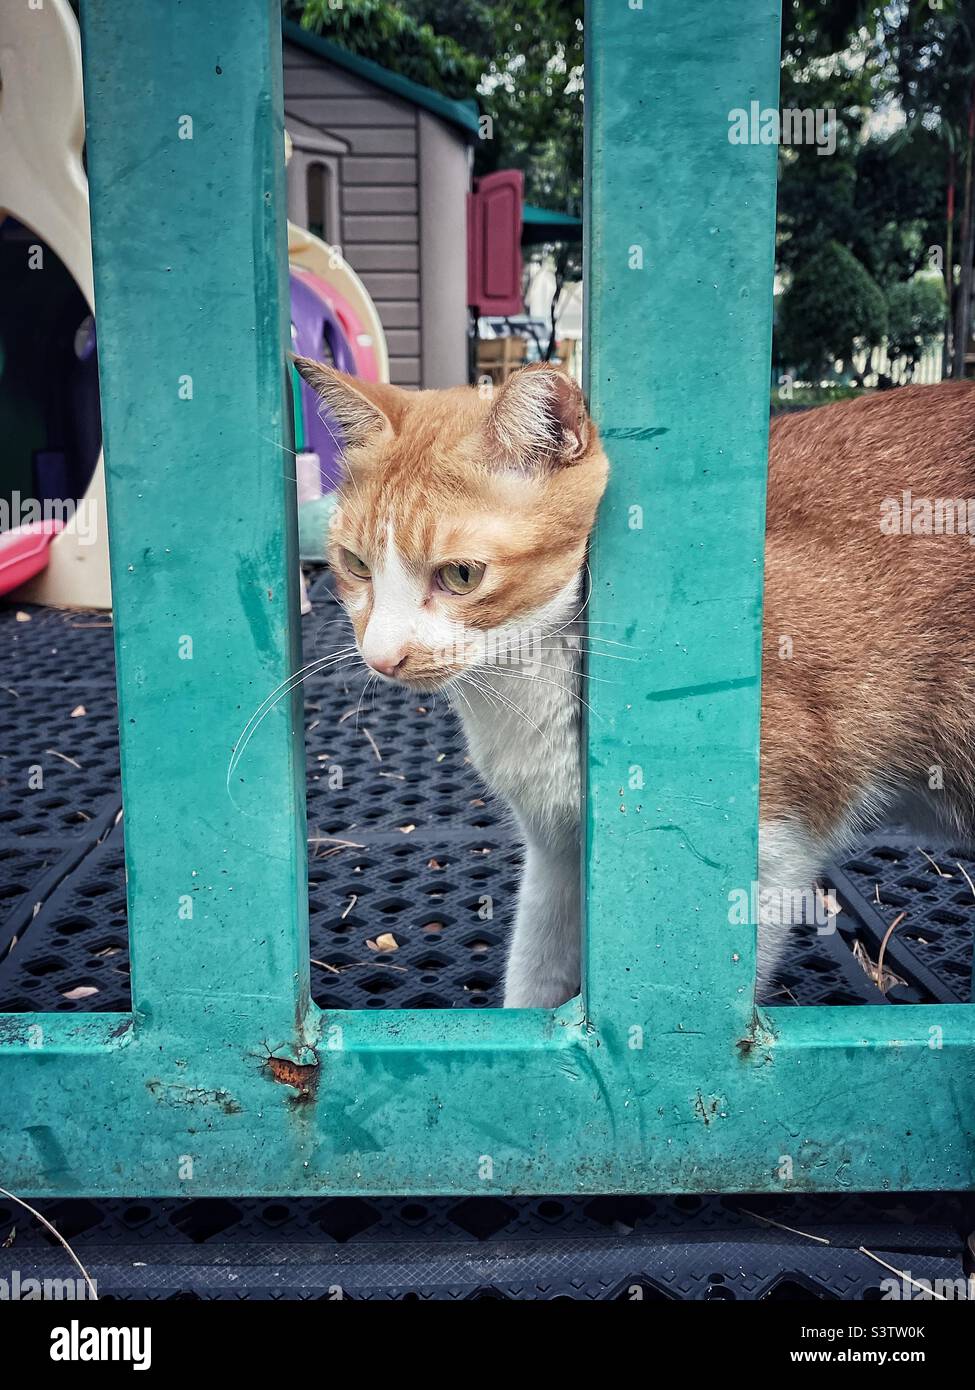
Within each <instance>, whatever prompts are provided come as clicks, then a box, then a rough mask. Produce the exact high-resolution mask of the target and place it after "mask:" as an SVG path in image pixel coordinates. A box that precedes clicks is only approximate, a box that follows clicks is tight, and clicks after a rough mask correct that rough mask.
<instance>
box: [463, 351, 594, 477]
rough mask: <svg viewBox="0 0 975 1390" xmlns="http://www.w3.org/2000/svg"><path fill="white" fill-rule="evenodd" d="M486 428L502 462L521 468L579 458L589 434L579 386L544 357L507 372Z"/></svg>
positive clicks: (562, 464)
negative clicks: (550, 364) (541, 359)
mask: <svg viewBox="0 0 975 1390" xmlns="http://www.w3.org/2000/svg"><path fill="white" fill-rule="evenodd" d="M488 430H489V432H490V434H491V436H492V441H493V443H494V444H495V445H496V446H497V447H499V448H500V450H501V453H502V455H503V458H504V461H505V463H506V464H507V465H508V466H511V465H512V464H513V465H514V466H515V467H519V466H520V467H522V468H526V467H527V468H563V467H565V466H566V465H569V464H573V463H578V462H579V460H580V459H582V458H583V457H584V455H585V454H586V452H587V450H588V448H589V443H590V438H591V434H592V429H591V426H590V423H589V416H588V415H587V413H586V403H585V400H584V399H583V395H582V392H581V391H580V389H579V387H578V386H577V385H576V383H575V382H574V381H573V380H572V378H571V377H569V376H566V374H565V372H561V371H559V370H558V369H557V368H556V367H551V366H549V364H548V363H547V362H536V363H534V364H533V365H532V366H530V367H522V368H521V370H520V371H517V372H513V373H512V375H511V376H509V377H508V380H507V381H506V382H505V383H504V385H503V386H502V387H501V389H500V391H498V393H497V395H496V396H495V398H494V401H493V402H492V405H491V409H490V411H489V412H488Z"/></svg>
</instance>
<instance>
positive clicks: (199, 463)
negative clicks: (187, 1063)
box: [82, 0, 308, 1049]
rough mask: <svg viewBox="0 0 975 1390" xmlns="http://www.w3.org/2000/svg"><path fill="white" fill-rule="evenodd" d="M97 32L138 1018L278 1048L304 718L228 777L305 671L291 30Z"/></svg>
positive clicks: (271, 732) (95, 217) (183, 27)
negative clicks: (288, 352)
mask: <svg viewBox="0 0 975 1390" xmlns="http://www.w3.org/2000/svg"><path fill="white" fill-rule="evenodd" d="M82 22H83V39H84V58H85V95H86V111H87V123H88V145H87V152H88V168H89V179H90V185H91V208H92V232H93V244H94V266H95V301H96V315H97V325H98V349H99V366H100V375H101V402H102V415H103V423H104V435H105V458H106V467H107V482H108V505H109V510H110V515H111V563H112V588H113V601H114V606H115V623H116V649H117V664H118V686H119V716H120V726H121V754H122V776H123V799H124V806H125V840H126V857H127V865H128V901H129V929H130V935H131V941H132V992H133V1005H134V1009H135V1011H136V1017H137V1023H138V1024H141V1025H143V1026H149V1025H154V1024H165V1025H166V1028H167V1029H168V1030H169V1031H170V1032H172V1033H175V1034H178V1035H179V1036H181V1037H184V1038H185V1039H186V1040H187V1044H188V1045H189V1044H191V1043H192V1042H193V1041H198V1042H199V1043H200V1046H201V1049H205V1048H206V1047H208V1046H210V1045H213V1044H215V1043H219V1044H220V1045H224V1046H226V1045H233V1044H236V1042H237V1041H238V1034H239V1035H240V1039H241V1040H244V1039H246V1041H247V1042H248V1043H249V1044H250V1045H252V1046H253V1047H255V1048H256V1047H257V1046H258V1043H259V1040H260V1039H262V1038H263V1039H266V1040H267V1041H268V1042H272V1041H273V1042H274V1043H277V1042H278V1041H280V1040H293V1039H295V1037H296V1034H298V1033H300V1030H301V1023H302V1016H303V1010H304V1006H305V1002H306V997H307V979H308V960H307V954H308V953H307V946H306V941H307V870H306V858H305V830H304V756H303V746H302V737H301V734H302V730H301V721H300V705H299V702H298V699H297V698H291V699H289V698H285V699H283V700H281V702H280V703H279V704H277V705H276V706H275V707H274V708H273V709H271V711H270V712H269V713H268V716H267V718H266V719H265V720H264V722H263V723H262V724H261V726H260V728H259V729H257V731H256V733H255V736H254V738H253V741H252V742H251V743H250V745H249V747H248V749H247V751H246V754H245V756H244V758H243V760H242V761H241V763H240V766H239V768H238V769H237V770H236V772H235V774H234V775H233V777H231V778H230V780H229V783H228V781H227V776H226V774H227V768H228V762H229V759H230V756H231V750H232V748H233V746H234V742H235V739H236V738H237V735H238V733H239V731H240V730H241V729H242V728H243V726H244V725H245V724H246V722H247V720H248V718H249V716H250V715H251V714H252V712H253V711H255V710H257V709H258V707H259V706H260V705H261V702H262V701H263V700H264V699H265V697H266V696H268V694H269V693H270V692H271V691H272V690H273V689H274V688H275V687H276V686H278V685H279V683H280V682H281V681H282V680H283V679H284V678H285V676H286V675H287V674H288V673H289V672H291V671H293V670H295V669H296V665H297V633H298V627H297V617H296V594H295V585H296V578H297V574H296V571H297V560H296V557H295V555H294V548H293V545H292V542H291V535H292V531H293V529H294V505H295V503H294V491H295V489H294V464H293V460H292V456H291V454H290V453H289V452H288V449H289V447H290V436H291V428H290V423H289V416H288V411H287V409H286V398H285V379H284V370H283V367H284V350H285V346H286V343H287V336H286V334H287V325H288V284H287V255H286V237H285V211H284V209H285V196H284V170H283V164H284V143H283V141H284V136H283V118H282V96H281V86H282V71H281V20H280V10H279V6H278V4H277V0H241V3H239V4H236V5H234V6H233V7H232V9H231V10H228V9H226V8H225V7H223V6H214V5H213V4H211V3H209V0H183V2H182V3H180V4H166V5H136V6H133V5H131V4H129V3H127V0H86V3H85V4H84V7H83V10H82ZM136 75H137V76H136ZM102 524H104V519H102Z"/></svg>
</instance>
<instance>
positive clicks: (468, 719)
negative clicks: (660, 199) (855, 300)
mask: <svg viewBox="0 0 975 1390" xmlns="http://www.w3.org/2000/svg"><path fill="white" fill-rule="evenodd" d="M298 367H299V370H300V371H301V373H302V375H303V376H304V377H305V379H306V380H307V381H309V382H310V384H312V385H313V386H314V387H315V388H316V389H317V390H318V391H319V392H320V394H321V396H322V398H323V400H324V401H325V403H326V404H327V405H328V407H329V408H330V409H331V410H332V411H333V412H334V413H335V415H336V416H337V418H338V419H339V420H340V422H341V423H342V425H343V428H344V430H345V433H346V438H347V441H348V448H347V451H346V471H347V477H346V481H345V483H344V485H343V487H342V490H341V497H340V507H339V509H338V514H337V521H336V524H335V525H334V526H333V528H332V532H331V534H330V538H329V553H330V558H331V561H332V565H333V568H334V570H335V573H336V584H337V589H338V593H339V597H340V599H341V600H342V602H343V603H344V605H345V607H346V608H347V610H348V612H349V616H350V617H351V619H352V623H353V627H354V629H355V635H356V640H357V642H358V645H359V649H360V652H361V654H362V655H363V657H364V659H365V661H366V662H367V664H368V665H370V666H371V667H372V668H373V669H374V670H376V671H378V672H379V673H380V675H382V676H383V677H384V678H392V679H395V680H396V681H398V682H402V683H404V684H407V685H409V686H410V687H412V688H414V689H416V690H432V689H443V690H445V692H446V693H447V694H448V697H449V698H450V701H451V704H452V706H453V708H454V709H455V710H456V712H457V714H458V715H459V717H460V718H461V720H462V722H463V725H464V729H465V732H466V736H467V741H468V746H469V749H470V754H471V757H472V760H473V761H474V763H475V765H476V766H477V767H478V769H479V771H480V772H481V774H482V776H483V777H484V779H485V781H486V782H487V783H488V785H489V786H490V787H491V789H492V790H493V791H494V792H495V793H496V794H497V795H499V796H500V797H501V798H503V799H504V801H505V802H507V804H508V805H509V806H510V807H511V809H512V811H513V813H514V815H515V818H516V820H517V822H518V826H519V829H520V832H521V835H522V838H523V841H524V845H525V867H524V872H523V876H522V883H521V889H520V894H519V902H518V911H517V916H516V922H515V929H514V936H513V941H512V946H511V951H510V955H509V960H508V968H507V974H506V980H505V996H504V1002H505V1004H506V1005H507V1006H509V1007H525V1006H543V1007H552V1006H554V1005H557V1004H560V1003H562V1002H563V1001H564V1000H565V999H567V998H569V997H570V996H571V995H572V994H573V993H575V992H576V991H577V990H578V988H579V978H580V959H579V955H580V904H579V879H580V869H579V854H580V830H579V821H580V746H579V733H580V685H581V675H580V664H581V647H582V644H583V632H584V626H583V624H582V623H581V621H580V620H579V610H580V607H581V605H582V603H583V583H582V575H583V572H584V555H585V547H586V541H587V538H588V534H589V531H590V529H591V527H592V524H593V521H594V519H595V513H596V508H597V506H598V504H599V500H600V497H601V496H602V492H603V489H604V487H605V483H606V478H607V473H608V465H607V461H606V457H605V454H604V453H603V450H602V448H601V445H600V443H599V438H598V434H597V431H596V429H595V427H594V425H593V423H592V422H591V421H590V420H589V419H588V416H587V414H586V411H585V406H584V403H583V400H582V396H581V393H580V392H579V390H578V388H577V387H576V386H575V385H574V384H573V383H572V382H570V381H569V380H568V379H567V378H566V377H564V376H563V375H561V374H560V373H558V372H556V371H554V370H553V369H551V368H547V367H535V368H528V369H525V370H523V371H521V372H518V373H516V374H515V375H514V376H513V377H511V378H510V379H509V380H508V382H507V383H505V385H504V386H503V387H502V388H501V389H500V390H499V391H498V392H497V393H495V395H494V398H493V400H490V399H484V398H482V396H481V394H480V393H479V392H478V391H477V390H476V389H469V388H456V389H454V390H451V391H423V392H408V391H404V390H400V389H398V388H396V387H392V386H385V385H371V384H368V383H364V382H359V381H353V380H352V379H351V378H347V377H344V376H342V375H341V374H340V373H337V372H335V371H333V370H332V369H330V368H327V367H323V366H321V365H319V364H315V363H312V362H310V361H307V360H304V359H299V360H298ZM904 489H910V490H911V491H912V492H913V495H914V496H915V497H916V498H917V497H924V498H931V499H934V498H948V497H951V498H961V499H967V498H969V497H975V386H969V385H965V384H963V383H960V384H957V385H946V386H940V387H931V388H905V389H902V390H899V391H896V392H890V393H885V394H883V395H878V396H876V397H872V398H868V399H862V400H860V401H856V402H849V403H845V404H840V405H835V406H830V407H827V408H825V409H822V410H819V411H815V412H811V413H809V414H806V415H802V416H792V417H789V418H785V419H782V420H779V421H776V422H775V423H774V424H773V426H772V431H771V446H770V463H769V491H768V537H767V551H766V569H765V575H766V594H765V627H764V653H763V662H764V668H763V692H762V698H763V705H762V708H763V715H762V740H761V750H762V766H761V822H760V834H759V840H760V865H759V879H760V882H761V885H762V888H763V890H764V889H770V890H773V891H772V893H771V894H769V895H768V900H770V901H771V902H772V903H775V902H777V901H778V902H782V903H787V902H788V901H789V900H790V897H791V895H792V894H793V893H797V894H801V893H802V892H803V891H804V890H807V889H808V888H809V886H810V884H811V882H812V881H813V880H814V879H815V878H816V877H817V875H818V874H819V873H820V872H821V870H822V868H823V866H824V864H825V862H826V860H827V859H828V858H829V856H830V855H831V854H832V853H835V852H836V851H837V850H839V849H840V848H842V846H843V845H844V844H846V843H847V842H848V841H849V839H850V837H851V836H852V835H853V834H854V833H855V832H856V831H857V830H858V829H861V828H863V827H865V826H867V825H869V824H871V823H874V822H876V820H877V819H878V818H880V817H881V816H883V815H884V814H885V813H888V812H890V811H891V810H893V809H894V808H895V807H896V806H898V805H899V804H901V803H904V802H905V801H908V800H909V801H910V802H911V805H912V809H913V811H914V812H915V813H916V812H917V811H918V810H919V809H920V810H921V811H923V812H924V813H925V814H926V816H927V818H928V820H929V821H930V822H932V823H933V824H935V825H936V826H938V827H941V828H943V829H944V830H945V831H946V832H950V833H952V834H955V835H958V836H963V837H967V838H971V837H973V831H975V739H973V737H972V735H973V711H975V651H973V644H972V628H973V620H972V616H971V611H972V604H971V593H972V581H973V578H975V547H973V546H972V545H970V544H969V538H968V536H967V535H952V536H938V537H927V536H911V535H906V536H905V535H886V534H884V532H883V531H882V530H881V526H880V521H881V506H882V503H883V502H884V499H887V498H890V497H898V496H899V495H900V494H901V492H902V490H904ZM345 550H349V551H352V552H354V553H355V554H356V555H359V556H361V557H362V558H363V559H365V560H366V561H367V562H368V564H369V566H370V567H371V569H372V577H371V578H369V579H365V580H363V579H357V578H355V577H354V576H353V575H352V574H351V573H350V572H349V570H348V568H347V566H346V564H345V563H344V561H343V552H344V551H345ZM462 559H463V560H478V561H481V562H486V569H485V572H484V578H483V580H482V583H481V587H480V588H479V589H477V590H475V591H474V592H473V593H471V594H468V595H465V596H464V597H460V598H457V597H454V596H452V595H445V594H444V593H442V592H440V591H438V590H437V589H436V587H435V586H434V585H432V583H431V576H432V573H433V570H434V569H435V567H436V566H438V565H442V564H444V563H446V562H448V561H458V560H462ZM526 630H527V631H530V632H533V633H535V634H541V635H542V638H541V648H542V651H541V655H539V649H538V646H537V645H535V646H531V647H530V649H529V659H528V660H527V661H525V662H522V663H519V662H514V663H512V662H511V660H510V646H511V644H510V642H509V643H508V644H507V646H508V648H509V659H507V660H505V661H503V662H502V663H500V664H498V663H497V662H496V661H493V660H492V659H491V656H490V652H489V653H488V654H487V656H486V655H485V652H484V650H483V649H482V647H481V646H480V645H479V643H478V641H476V640H474V641H472V640H471V637H472V634H473V635H475V636H476V635H477V634H480V635H482V636H486V637H487V638H489V639H490V638H497V636H498V635H499V634H502V635H505V634H511V633H515V634H521V633H523V632H524V631H526ZM502 645H505V644H502ZM935 768H937V769H939V770H940V771H939V773H938V774H937V775H936V774H935V773H933V772H932V769H935ZM932 781H935V782H937V781H941V782H942V783H943V786H942V788H941V789H940V790H932V788H931V785H930V784H931V782H932ZM916 818H917V817H916V814H915V819H916ZM775 890H780V896H777V894H776V891H775ZM768 900H767V901H768ZM787 939H788V934H787V930H786V929H785V928H784V926H783V925H782V924H781V922H780V921H779V914H777V912H776V910H775V908H774V907H772V908H767V909H766V920H765V921H764V923H763V926H762V929H761V930H760V933H759V978H760V981H767V980H768V979H769V977H770V975H771V972H772V970H773V967H774V965H775V963H776V960H777V959H778V957H779V955H780V954H781V951H782V949H783V945H784V943H785V942H786V941H787Z"/></svg>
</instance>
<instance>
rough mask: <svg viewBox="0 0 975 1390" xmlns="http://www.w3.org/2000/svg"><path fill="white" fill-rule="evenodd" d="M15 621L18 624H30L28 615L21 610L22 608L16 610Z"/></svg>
mask: <svg viewBox="0 0 975 1390" xmlns="http://www.w3.org/2000/svg"><path fill="white" fill-rule="evenodd" d="M17 621H18V623H29V622H30V614H29V613H25V612H24V610H23V609H22V608H18V609H17Z"/></svg>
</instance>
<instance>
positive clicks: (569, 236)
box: [521, 203, 582, 245]
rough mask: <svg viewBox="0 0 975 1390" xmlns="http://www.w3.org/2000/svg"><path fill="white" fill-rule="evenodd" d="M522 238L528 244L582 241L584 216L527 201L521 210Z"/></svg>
mask: <svg viewBox="0 0 975 1390" xmlns="http://www.w3.org/2000/svg"><path fill="white" fill-rule="evenodd" d="M521 239H522V242H523V243H525V244H526V245H533V244H534V243H536V242H546V241H581V240H582V218H581V217H573V216H572V214H571V213H568V212H554V211H553V210H552V209H551V208H539V207H535V205H534V204H533V203H526V204H525V206H524V207H523V208H522V210H521Z"/></svg>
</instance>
